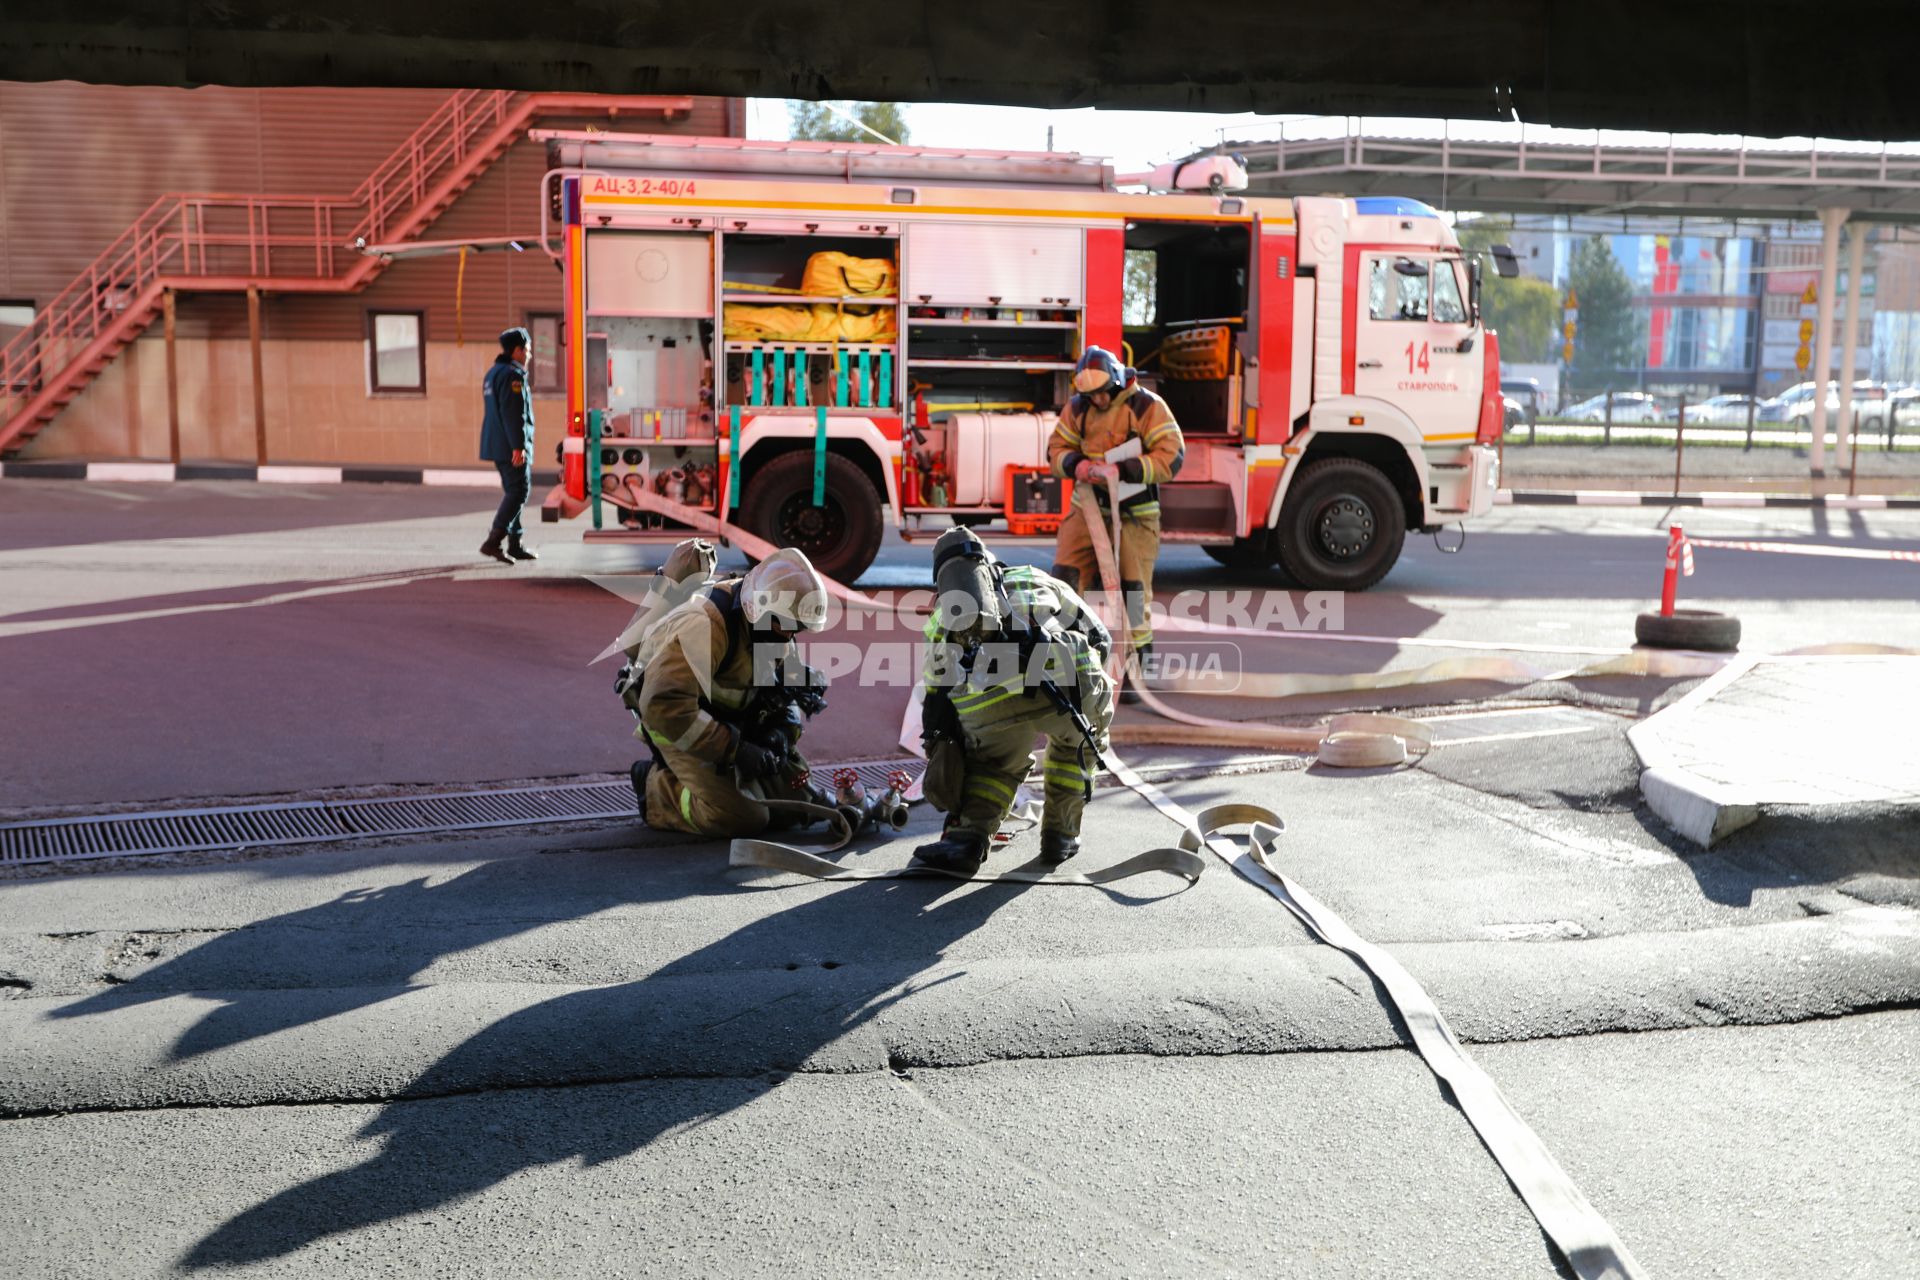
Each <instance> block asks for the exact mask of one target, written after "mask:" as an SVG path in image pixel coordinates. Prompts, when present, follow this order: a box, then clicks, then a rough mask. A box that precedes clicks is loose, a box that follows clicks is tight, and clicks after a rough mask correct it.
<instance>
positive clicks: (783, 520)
mask: <svg viewBox="0 0 1920 1280" xmlns="http://www.w3.org/2000/svg"><path fill="white" fill-rule="evenodd" d="M740 523H741V524H743V525H744V526H746V528H747V529H748V531H749V532H752V533H757V534H759V535H760V536H761V537H763V538H765V539H766V540H767V541H768V542H771V543H773V544H774V545H775V546H780V547H798V548H800V550H802V551H804V552H806V553H807V559H809V560H811V561H813V567H814V568H816V569H818V570H819V571H820V572H821V573H823V574H825V575H826V576H827V577H829V578H833V579H836V580H837V581H840V582H847V583H850V582H852V581H853V580H854V579H856V578H858V577H859V576H860V575H861V574H862V573H863V572H865V571H866V568H867V566H868V565H870V564H872V563H873V558H874V557H875V556H877V555H879V554H880V537H881V533H882V528H881V520H880V495H879V494H877V493H875V492H874V491H873V482H872V481H870V480H868V479H867V477H866V475H865V474H864V473H863V472H862V471H861V470H860V468H859V467H858V466H857V465H855V464H854V463H853V462H852V461H851V460H850V459H847V458H843V457H841V456H840V455H839V454H837V453H830V454H828V455H827V484H826V502H825V504H824V505H822V506H818V507H816V506H814V505H813V453H812V451H811V450H802V451H797V452H794V453H783V454H781V455H779V456H778V457H776V458H773V459H771V460H769V461H768V462H767V463H766V465H764V466H762V467H760V468H759V469H758V470H757V471H755V472H754V473H753V476H752V477H751V478H750V479H749V480H748V481H747V484H746V491H745V492H744V493H742V494H741V495H740Z"/></svg>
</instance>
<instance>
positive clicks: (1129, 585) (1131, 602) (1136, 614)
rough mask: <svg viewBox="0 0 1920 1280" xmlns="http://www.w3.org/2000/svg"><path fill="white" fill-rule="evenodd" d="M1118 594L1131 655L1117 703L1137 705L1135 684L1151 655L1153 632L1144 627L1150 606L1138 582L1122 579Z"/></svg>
mask: <svg viewBox="0 0 1920 1280" xmlns="http://www.w3.org/2000/svg"><path fill="white" fill-rule="evenodd" d="M1120 594H1121V598H1122V599H1123V600H1125V601H1126V609H1127V631H1128V635H1127V640H1128V642H1129V643H1130V644H1131V645H1132V647H1133V657H1132V658H1130V659H1128V666H1129V667H1130V668H1131V671H1130V672H1129V673H1128V679H1127V685H1126V688H1124V689H1122V690H1121V691H1120V702H1121V705H1123V706H1128V707H1137V706H1139V705H1140V695H1139V693H1137V692H1136V691H1135V689H1134V686H1135V685H1138V684H1144V683H1145V682H1146V679H1147V672H1148V671H1150V670H1152V666H1151V664H1150V662H1149V659H1151V658H1152V656H1153V633H1152V632H1151V631H1149V630H1147V611H1148V610H1149V609H1150V608H1152V607H1153V606H1152V604H1151V603H1150V602H1149V601H1148V599H1147V593H1146V590H1145V589H1144V587H1143V585H1142V584H1141V583H1138V582H1126V581H1123V582H1121V584H1120Z"/></svg>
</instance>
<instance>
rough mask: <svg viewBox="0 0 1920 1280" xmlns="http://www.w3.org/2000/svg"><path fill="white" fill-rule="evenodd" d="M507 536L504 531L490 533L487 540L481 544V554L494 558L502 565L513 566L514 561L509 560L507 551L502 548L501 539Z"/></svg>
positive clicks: (496, 530)
mask: <svg viewBox="0 0 1920 1280" xmlns="http://www.w3.org/2000/svg"><path fill="white" fill-rule="evenodd" d="M506 536H507V534H506V531H505V530H504V529H494V530H491V531H490V532H488V534H487V540H486V541H485V542H483V543H481V544H480V554H481V555H483V556H492V557H493V558H494V559H495V560H498V561H499V562H500V563H501V564H512V563H513V561H512V560H511V559H509V558H508V556H507V553H506V551H505V550H504V549H503V548H502V547H501V546H500V541H501V539H503V538H505V537H506Z"/></svg>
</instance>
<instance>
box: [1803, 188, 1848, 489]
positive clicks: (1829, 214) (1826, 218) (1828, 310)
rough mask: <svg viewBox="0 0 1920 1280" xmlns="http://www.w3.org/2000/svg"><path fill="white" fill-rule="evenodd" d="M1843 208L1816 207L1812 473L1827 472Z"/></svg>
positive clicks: (1824, 473) (1843, 219) (1844, 219)
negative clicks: (1817, 277)
mask: <svg viewBox="0 0 1920 1280" xmlns="http://www.w3.org/2000/svg"><path fill="white" fill-rule="evenodd" d="M1846 220H1847V211H1846V210H1845V209H1822V210H1821V211H1820V296H1819V298H1818V299H1817V300H1816V301H1817V302H1818V304H1819V314H1818V317H1817V318H1816V319H1815V320H1814V322H1813V323H1814V326H1815V327H1814V331H1813V456H1812V459H1811V461H1812V467H1813V474H1814V475H1815V476H1816V477H1820V476H1824V475H1826V474H1827V391H1828V389H1829V388H1830V387H1831V386H1832V385H1833V383H1832V378H1833V372H1832V370H1833V289H1834V280H1835V278H1836V277H1837V276H1838V275H1839V274H1840V225H1841V224H1842V223H1844V222H1845V221H1846Z"/></svg>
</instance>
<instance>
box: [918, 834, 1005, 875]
mask: <svg viewBox="0 0 1920 1280" xmlns="http://www.w3.org/2000/svg"><path fill="white" fill-rule="evenodd" d="M913 860H914V861H915V862H918V863H919V864H921V865H922V866H926V867H932V868H933V869H934V870H936V871H951V872H952V873H953V874H955V875H958V876H971V875H972V874H973V873H974V872H976V871H978V870H979V869H980V868H981V866H982V865H983V864H984V863H985V862H986V860H987V838H986V837H985V836H983V835H981V834H980V833H979V832H977V831H949V832H947V833H946V834H945V835H943V836H941V837H940V838H939V839H938V840H935V841H934V842H933V843H931V844H923V845H921V846H920V847H919V848H918V849H915V850H914V851H913Z"/></svg>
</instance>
